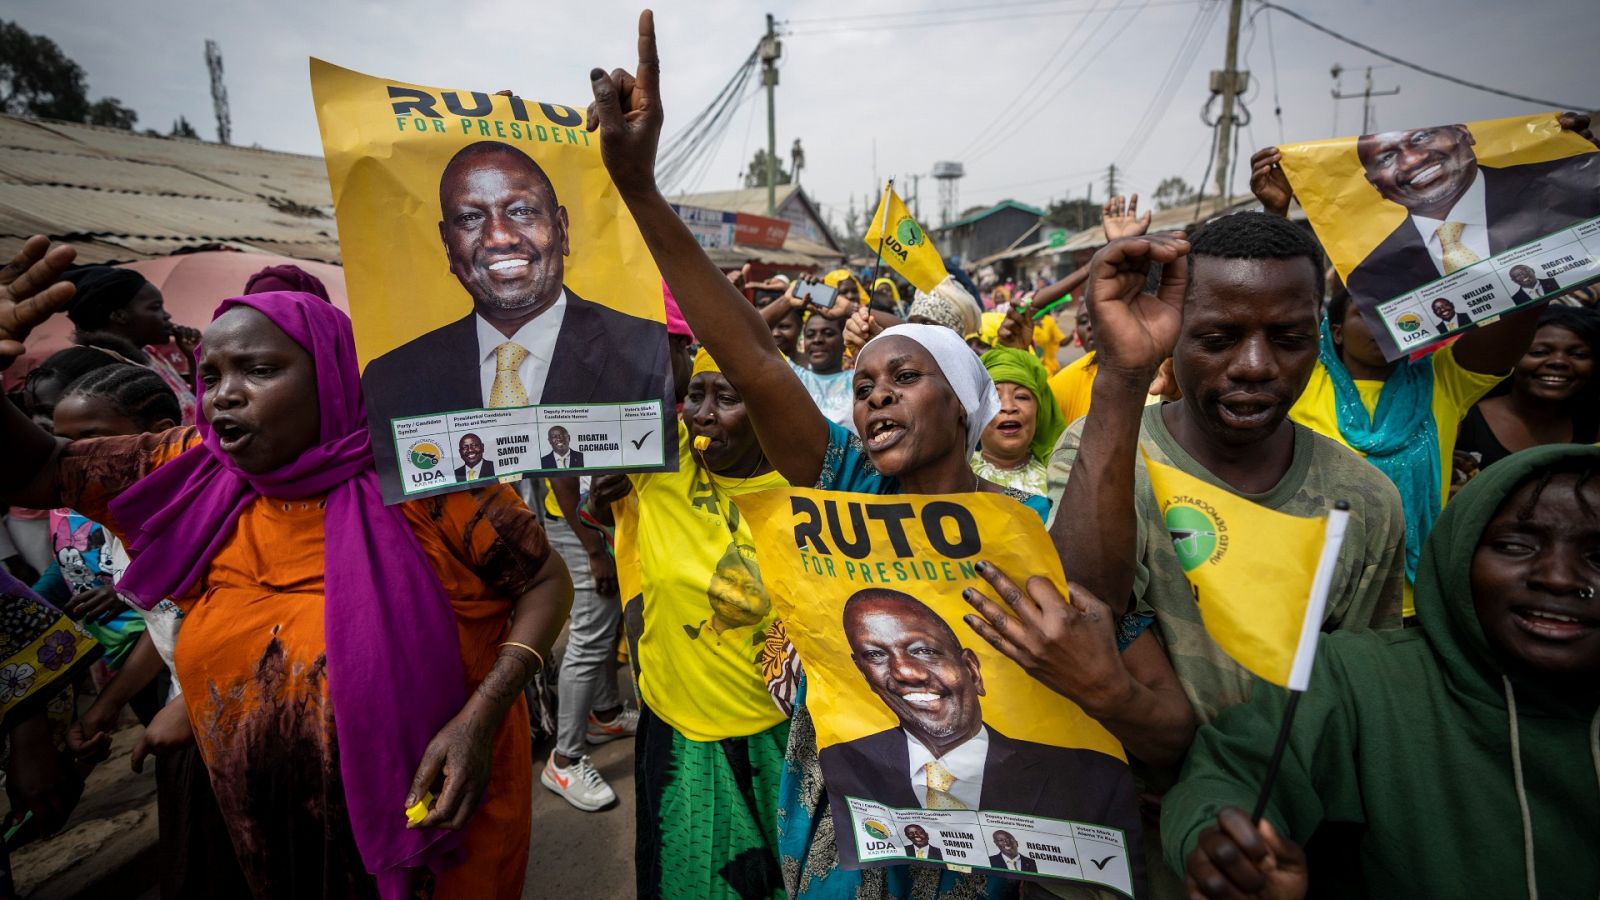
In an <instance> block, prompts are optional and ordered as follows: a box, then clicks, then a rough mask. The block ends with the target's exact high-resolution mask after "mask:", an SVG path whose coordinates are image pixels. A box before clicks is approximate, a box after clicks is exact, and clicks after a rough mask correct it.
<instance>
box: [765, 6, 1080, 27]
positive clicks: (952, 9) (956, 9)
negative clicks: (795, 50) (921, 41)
mask: <svg viewBox="0 0 1600 900" xmlns="http://www.w3.org/2000/svg"><path fill="white" fill-rule="evenodd" d="M1061 2H1063V0H1013V2H1010V3H983V4H978V5H973V6H943V7H937V8H934V9H914V10H906V11H905V12H898V13H860V14H858V15H853V16H825V17H819V18H814V19H804V18H802V19H784V20H783V21H782V22H779V23H778V24H780V25H809V24H814V23H819V22H820V23H827V22H852V21H859V20H862V19H894V20H897V21H903V20H904V19H906V18H909V17H912V16H936V15H945V14H947V13H964V12H986V11H989V10H995V9H1016V8H1018V7H1023V6H1051V5H1054V4H1057V3H1061Z"/></svg>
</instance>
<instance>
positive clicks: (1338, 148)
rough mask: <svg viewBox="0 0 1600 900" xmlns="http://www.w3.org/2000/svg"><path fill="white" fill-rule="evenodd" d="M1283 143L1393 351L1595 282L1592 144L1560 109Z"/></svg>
mask: <svg viewBox="0 0 1600 900" xmlns="http://www.w3.org/2000/svg"><path fill="white" fill-rule="evenodd" d="M1279 150H1280V151H1281V153H1282V163H1281V164H1282V166H1283V171H1284V174H1285V175H1286V176H1287V177H1288V179H1289V183H1290V185H1291V186H1292V187H1293V188H1294V192H1295V196H1296V197H1297V198H1298V199H1299V201H1300V205H1301V207H1302V208H1304V209H1305V211H1306V217H1307V218H1308V219H1309V220H1310V222H1311V226H1312V228H1313V229H1315V231H1316V233H1317V237H1318V238H1319V239H1320V240H1321V241H1322V245H1323V248H1324V249H1325V250H1326V251H1327V253H1328V257H1329V259H1331V260H1332V261H1333V265H1334V268H1335V269H1337V270H1338V272H1339V276H1340V278H1342V279H1343V280H1344V283H1345V286H1346V287H1348V288H1349V290H1350V296H1351V298H1352V299H1353V300H1355V302H1356V307H1357V308H1358V309H1359V310H1360V311H1361V314H1362V315H1363V316H1364V317H1365V318H1366V321H1367V324H1368V326H1369V328H1370V330H1371V331H1372V336H1373V338H1374V339H1375V340H1376V341H1377V342H1378V346H1379V347H1380V348H1381V349H1382V350H1383V352H1384V355H1385V356H1386V357H1387V358H1389V359H1390V360H1395V359H1399V358H1400V357H1402V356H1405V355H1408V354H1411V353H1415V352H1417V351H1420V350H1425V349H1428V348H1431V347H1435V346H1437V345H1438V344H1439V343H1440V342H1441V341H1443V340H1446V339H1448V338H1450V337H1452V336H1454V335H1455V334H1456V333H1458V332H1459V331H1461V330H1462V329H1465V328H1471V327H1474V326H1477V325H1482V324H1485V323H1486V322H1491V321H1494V320H1495V319H1497V318H1498V317H1500V316H1501V315H1504V314H1505V313H1507V312H1510V311H1511V310H1513V309H1516V308H1517V307H1519V306H1523V305H1526V304H1528V303H1534V302H1538V301H1539V300H1541V299H1548V298H1549V296H1550V295H1552V294H1554V293H1557V292H1561V291H1566V290H1570V289H1572V288H1575V287H1580V286H1582V285H1585V284H1588V283H1590V282H1593V281H1596V280H1600V148H1597V147H1596V145H1595V144H1594V143H1593V142H1592V141H1591V140H1589V139H1588V138H1586V137H1584V136H1583V135H1581V134H1578V133H1574V132H1571V131H1567V130H1564V129H1563V128H1562V127H1561V124H1560V120H1559V119H1558V117H1557V115H1556V114H1555V113H1545V114H1542V115H1536V116H1521V117H1516V118H1508V119H1494V120H1489V121H1483V122H1469V123H1466V124H1454V125H1440V126H1434V127H1427V128H1411V129H1406V130H1402V131H1391V132H1385V133H1382V134H1370V135H1361V136H1359V137H1347V138H1338V139H1335V140H1327V141H1312V142H1308V143H1301V144H1288V145H1285V146H1283V147H1280V148H1279Z"/></svg>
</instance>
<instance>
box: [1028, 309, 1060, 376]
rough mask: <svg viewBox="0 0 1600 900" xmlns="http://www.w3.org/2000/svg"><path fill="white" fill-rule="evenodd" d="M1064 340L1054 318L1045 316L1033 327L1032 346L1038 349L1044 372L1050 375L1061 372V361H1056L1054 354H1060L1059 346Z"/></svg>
mask: <svg viewBox="0 0 1600 900" xmlns="http://www.w3.org/2000/svg"><path fill="white" fill-rule="evenodd" d="M1066 339H1067V336H1066V335H1065V334H1062V333H1061V326H1060V325H1058V324H1056V317H1055V316H1045V317H1044V318H1042V319H1040V320H1039V321H1037V322H1035V323H1034V325H1033V345H1034V346H1035V347H1037V348H1038V349H1039V355H1040V361H1041V362H1043V363H1044V370H1045V371H1046V372H1048V373H1049V374H1051V375H1054V374H1055V373H1057V372H1059V371H1061V361H1060V360H1058V359H1056V354H1058V353H1060V352H1061V344H1062V342H1063V341H1065V340H1066Z"/></svg>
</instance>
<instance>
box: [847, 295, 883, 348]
mask: <svg viewBox="0 0 1600 900" xmlns="http://www.w3.org/2000/svg"><path fill="white" fill-rule="evenodd" d="M882 330H883V325H881V324H880V323H879V322H878V320H877V319H875V318H873V316H872V310H870V309H867V308H866V307H865V306H859V307H856V311H855V312H854V313H852V314H851V316H850V318H848V319H846V320H845V323H844V355H845V358H846V359H852V358H854V357H855V356H856V355H857V354H859V353H860V352H861V348H862V347H865V346H866V345H867V341H870V340H872V339H873V338H875V337H877V336H878V332H880V331H882Z"/></svg>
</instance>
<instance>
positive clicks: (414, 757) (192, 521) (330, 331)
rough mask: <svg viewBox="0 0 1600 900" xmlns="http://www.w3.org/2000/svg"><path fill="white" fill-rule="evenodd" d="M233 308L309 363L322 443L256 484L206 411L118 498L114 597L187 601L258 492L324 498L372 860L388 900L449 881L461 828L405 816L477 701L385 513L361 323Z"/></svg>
mask: <svg viewBox="0 0 1600 900" xmlns="http://www.w3.org/2000/svg"><path fill="white" fill-rule="evenodd" d="M237 306H248V307H250V308H252V309H255V310H257V311H259V312H260V313H262V314H263V315H265V316H266V317H267V318H268V319H270V320H272V322H273V324H275V325H277V326H278V327H279V328H281V329H283V331H284V333H286V334H288V335H289V337H290V338H292V339H293V340H294V342H295V343H297V344H299V345H300V346H301V347H304V348H305V350H306V351H307V352H308V353H310V354H311V358H312V360H313V362H314V363H315V365H316V371H317V400H318V402H319V404H320V409H321V419H322V431H321V441H322V442H321V443H320V444H318V445H317V446H315V447H312V448H311V449H309V450H307V451H305V452H304V453H302V454H300V457H299V458H298V459H296V460H295V461H294V462H292V463H290V464H288V465H286V466H284V467H283V468H280V469H277V470H275V471H272V472H267V473H265V474H261V475H252V474H249V473H246V472H244V471H242V470H241V469H239V467H238V466H237V465H235V464H234V462H233V460H232V459H230V458H229V457H228V455H227V454H226V453H224V452H223V451H222V449H221V447H220V446H219V443H218V438H217V435H216V433H215V432H213V431H212V430H211V428H210V426H209V424H208V423H207V422H206V421H205V419H204V418H203V417H202V419H201V421H200V422H199V423H198V428H199V430H200V435H201V437H202V439H203V440H202V442H201V443H200V444H198V445H196V446H194V447H191V448H190V449H188V450H186V451H184V452H183V453H182V454H181V455H179V456H178V457H177V458H176V459H174V460H172V461H171V462H169V463H167V464H166V465H163V466H161V467H160V468H158V469H156V470H155V471H154V472H152V473H151V474H150V475H149V476H148V477H146V478H144V479H142V480H140V481H139V482H138V483H137V484H135V485H134V486H133V487H132V488H129V489H128V490H127V491H125V492H124V493H123V494H122V496H120V497H118V498H117V499H116V500H115V501H114V502H113V503H112V504H111V514H112V516H113V517H114V518H115V520H116V521H117V523H118V524H120V525H121V526H122V527H123V528H124V529H125V530H126V531H125V533H126V537H127V545H128V549H129V553H130V555H131V556H132V558H133V561H132V563H131V564H130V565H129V566H128V569H127V571H126V572H125V573H124V574H123V578H122V580H121V581H120V582H118V584H117V589H118V590H119V591H120V592H122V593H125V594H128V595H129V596H131V597H132V598H133V599H134V601H135V602H136V603H138V604H139V605H140V606H142V607H144V608H145V609H149V608H151V607H152V606H154V605H155V604H156V603H157V602H159V601H160V600H161V598H162V597H168V596H182V595H183V594H184V593H186V592H187V591H188V590H189V589H190V588H192V587H193V586H194V585H195V584H197V583H199V581H200V580H201V578H202V577H203V576H204V575H205V573H206V570H207V568H208V566H209V565H210V562H211V558H212V557H213V556H215V555H216V553H217V551H218V550H219V549H220V548H221V547H222V545H223V543H224V542H226V541H227V540H228V538H229V537H231V536H232V534H233V531H234V527H235V524H236V522H237V521H238V518H239V514H240V513H241V512H243V511H244V510H245V508H246V507H248V506H249V505H250V504H251V503H252V502H253V501H254V500H255V498H256V497H257V496H258V495H260V496H266V497H271V498H274V499H279V498H281V499H295V498H302V497H310V496H314V495H317V494H326V495H327V507H326V510H325V512H324V518H323V522H324V527H325V531H326V534H325V538H324V543H325V547H324V556H325V559H326V564H325V567H324V568H325V573H326V575H325V578H326V589H327V593H326V599H325V600H324V603H323V609H324V623H325V624H324V635H325V638H326V641H327V661H328V668H327V677H328V695H329V698H330V699H331V700H332V701H333V710H334V723H335V728H336V730H337V732H338V735H337V736H338V742H339V770H340V773H341V774H342V775H343V780H344V792H345V802H346V805H347V807H348V808H349V811H350V824H351V827H352V829H353V831H354V832H355V839H356V846H357V848H359V849H360V851H361V859H362V862H363V863H364V864H365V865H366V867H367V871H368V872H371V873H373V874H374V875H377V876H378V884H379V889H380V891H381V893H382V895H383V896H384V897H385V898H392V897H402V896H405V895H406V894H407V893H408V891H409V873H407V872H405V871H404V870H405V869H407V868H411V867H416V866H424V865H426V866H429V867H431V868H433V869H434V870H435V871H438V870H439V869H440V868H442V867H444V866H446V865H449V864H450V863H451V862H453V861H454V860H453V859H451V854H452V853H453V851H454V850H455V849H456V848H457V847H458V846H459V844H460V835H459V834H458V833H455V832H448V831H441V830H434V829H428V830H407V829H406V827H405V825H406V817H405V809H404V800H405V796H406V793H407V792H408V791H409V789H410V786H411V776H412V775H413V774H414V773H415V771H416V767H417V765H418V763H420V762H421V760H422V753H423V751H424V750H425V749H426V748H427V745H428V742H429V741H430V740H432V738H433V736H434V735H435V734H436V733H437V732H438V730H439V729H440V728H441V727H443V726H444V724H445V723H446V722H448V721H449V720H450V719H451V718H452V717H453V716H454V715H455V714H456V713H457V712H459V711H460V710H461V706H462V704H463V703H464V702H465V701H466V695H467V691H466V673H465V671H464V668H463V666H462V662H461V647H460V644H459V641H458V639H457V632H456V621H455V615H454V613H453V612H452V610H451V608H450V601H449V598H448V597H446V596H445V592H444V587H443V585H441V584H440V582H439V577H438V575H437V574H435V572H434V570H433V567H432V566H431V565H430V564H429V562H428V559H427V557H426V556H425V555H424V554H423V551H422V546H421V545H420V544H419V543H418V542H417V539H416V536H415V535H414V534H413V533H412V531H411V527H410V525H409V524H408V523H407V521H406V518H405V515H404V513H402V512H401V510H400V507H398V506H384V505H383V500H382V496H381V494H380V493H379V490H378V478H377V475H376V474H375V473H374V471H373V463H372V442H371V438H370V437H369V435H368V432H367V418H366V413H365V411H364V408H363V406H362V402H361V379H360V375H359V373H358V371H357V367H356V348H355V337H354V334H353V333H352V332H351V330H350V320H349V318H347V317H346V316H345V314H344V313H343V312H341V311H339V310H338V309H337V308H335V307H334V306H332V305H331V304H329V303H326V302H324V301H323V300H322V299H320V298H318V297H315V296H313V295H311V294H303V293H293V292H279V293H267V294H252V295H249V296H245V297H235V298H233V299H231V300H225V301H223V303H222V305H221V306H219V307H217V311H216V313H215V314H214V315H213V317H212V318H213V319H215V318H216V317H217V316H220V315H222V314H223V313H225V312H227V311H228V310H230V309H233V308H234V307H237ZM196 393H197V394H202V396H201V397H198V398H197V399H199V400H200V401H201V402H202V404H203V402H204V401H203V391H202V390H201V389H200V388H197V390H196ZM201 408H202V409H203V408H204V406H203V405H202V407H201ZM380 561H381V563H380ZM380 566H381V574H380Z"/></svg>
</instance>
